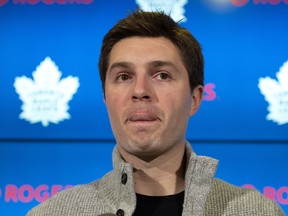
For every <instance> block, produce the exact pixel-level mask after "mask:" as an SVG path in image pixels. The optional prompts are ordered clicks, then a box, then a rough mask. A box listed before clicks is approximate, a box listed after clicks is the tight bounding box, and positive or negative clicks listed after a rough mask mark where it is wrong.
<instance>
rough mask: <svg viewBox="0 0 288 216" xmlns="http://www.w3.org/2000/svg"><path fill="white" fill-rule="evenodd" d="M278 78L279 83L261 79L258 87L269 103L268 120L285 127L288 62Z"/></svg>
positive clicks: (269, 79)
mask: <svg viewBox="0 0 288 216" xmlns="http://www.w3.org/2000/svg"><path fill="white" fill-rule="evenodd" d="M276 77H277V79H278V81H277V80H274V79H272V78H270V77H265V78H262V77H261V78H260V79H259V83H258V87H259V89H260V91H261V93H262V94H263V95H264V97H265V100H266V101H267V102H268V103H269V106H268V111H269V114H268V115H267V117H266V118H267V120H271V121H274V122H276V123H277V124H278V125H283V124H286V123H288V61H286V62H284V64H283V65H282V67H280V69H279V72H277V73H276Z"/></svg>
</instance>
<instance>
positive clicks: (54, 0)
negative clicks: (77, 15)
mask: <svg viewBox="0 0 288 216" xmlns="http://www.w3.org/2000/svg"><path fill="white" fill-rule="evenodd" d="M93 1H94V0H12V3H13V4H22V5H23V4H28V5H36V4H40V3H42V4H45V5H52V4H59V5H65V4H84V5H88V4H92V3H93ZM8 2H9V0H0V7H1V6H3V5H5V4H7V3H8Z"/></svg>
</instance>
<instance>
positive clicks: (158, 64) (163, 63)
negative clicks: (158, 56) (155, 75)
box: [148, 61, 177, 70]
mask: <svg viewBox="0 0 288 216" xmlns="http://www.w3.org/2000/svg"><path fill="white" fill-rule="evenodd" d="M148 65H149V67H152V68H158V67H163V66H168V67H172V68H173V69H175V70H177V67H176V66H175V64H174V63H173V62H171V61H153V62H150V63H149V64H148Z"/></svg>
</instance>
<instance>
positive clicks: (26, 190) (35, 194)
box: [0, 184, 73, 203]
mask: <svg viewBox="0 0 288 216" xmlns="http://www.w3.org/2000/svg"><path fill="white" fill-rule="evenodd" d="M71 187H73V185H65V186H64V185H51V186H49V185H45V184H42V185H38V186H37V187H33V186H32V185H29V184H24V185H21V186H19V187H18V186H16V185H14V184H8V185H6V187H5V189H4V190H3V194H2V195H3V198H4V201H5V202H7V203H10V202H14V203H17V202H22V203H28V202H32V201H33V200H36V201H37V202H44V201H45V200H47V199H48V198H50V197H52V196H53V195H55V194H56V193H57V192H59V191H62V190H64V189H68V188H71ZM0 198H1V196H0Z"/></svg>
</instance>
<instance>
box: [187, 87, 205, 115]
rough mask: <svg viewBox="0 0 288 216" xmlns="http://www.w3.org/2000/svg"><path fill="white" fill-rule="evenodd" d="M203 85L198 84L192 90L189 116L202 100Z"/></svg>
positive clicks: (194, 111)
mask: <svg viewBox="0 0 288 216" xmlns="http://www.w3.org/2000/svg"><path fill="white" fill-rule="evenodd" d="M203 94H204V87H203V86H202V85H198V86H196V87H195V88H194V90H193V92H192V95H191V97H192V104H191V108H190V116H193V115H194V114H195V113H196V112H197V111H198V109H199V107H200V105H201V102H202V100H203Z"/></svg>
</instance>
